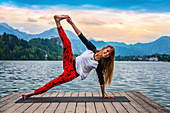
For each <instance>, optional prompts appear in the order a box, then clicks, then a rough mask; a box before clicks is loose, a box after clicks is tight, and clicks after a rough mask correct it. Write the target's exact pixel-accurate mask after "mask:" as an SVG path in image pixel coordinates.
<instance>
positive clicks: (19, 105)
mask: <svg viewBox="0 0 170 113" xmlns="http://www.w3.org/2000/svg"><path fill="white" fill-rule="evenodd" d="M22 94H23V93H22ZM22 94H21V95H22ZM21 98H22V97H21ZM24 104H25V103H15V104H14V105H13V106H12V107H10V108H9V109H7V110H6V111H5V112H3V113H14V112H15V111H16V110H17V113H22V112H21V111H18V109H21V108H22V109H23V105H24ZM29 104H30V103H29ZM31 104H32V103H31Z"/></svg>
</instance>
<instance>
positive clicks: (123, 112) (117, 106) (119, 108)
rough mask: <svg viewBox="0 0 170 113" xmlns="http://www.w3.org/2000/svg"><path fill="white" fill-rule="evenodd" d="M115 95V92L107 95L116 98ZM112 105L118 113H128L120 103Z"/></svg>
mask: <svg viewBox="0 0 170 113" xmlns="http://www.w3.org/2000/svg"><path fill="white" fill-rule="evenodd" d="M115 93H116V92H108V93H107V94H108V95H109V96H116V95H115ZM112 104H113V106H114V108H115V109H116V111H117V112H118V113H128V112H127V111H126V109H125V108H124V107H123V105H122V104H121V103H120V102H112Z"/></svg>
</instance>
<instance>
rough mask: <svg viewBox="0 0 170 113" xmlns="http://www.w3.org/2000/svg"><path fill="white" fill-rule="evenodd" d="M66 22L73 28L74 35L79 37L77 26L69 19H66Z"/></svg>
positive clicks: (79, 32)
mask: <svg viewBox="0 0 170 113" xmlns="http://www.w3.org/2000/svg"><path fill="white" fill-rule="evenodd" d="M66 20H67V22H68V23H69V24H70V25H71V26H72V27H73V29H74V31H75V32H76V34H77V35H78V36H79V35H80V34H81V31H80V30H79V29H78V28H77V26H76V25H75V24H74V23H73V21H72V20H71V18H70V17H69V18H67V19H66Z"/></svg>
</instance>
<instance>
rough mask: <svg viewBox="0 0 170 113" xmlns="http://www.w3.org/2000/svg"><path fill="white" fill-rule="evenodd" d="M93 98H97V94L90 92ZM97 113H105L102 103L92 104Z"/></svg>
mask: <svg viewBox="0 0 170 113" xmlns="http://www.w3.org/2000/svg"><path fill="white" fill-rule="evenodd" d="M92 94H93V96H99V92H92ZM94 103H95V107H96V111H97V113H106V109H105V107H104V105H103V102H94Z"/></svg>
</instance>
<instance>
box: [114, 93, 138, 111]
mask: <svg viewBox="0 0 170 113" xmlns="http://www.w3.org/2000/svg"><path fill="white" fill-rule="evenodd" d="M114 95H115V96H121V95H120V93H119V92H115V93H114ZM120 103H121V104H122V105H123V107H124V108H125V109H126V110H127V111H128V112H129V113H139V112H138V111H137V110H136V109H135V108H134V107H133V106H132V105H131V104H130V102H120Z"/></svg>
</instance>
